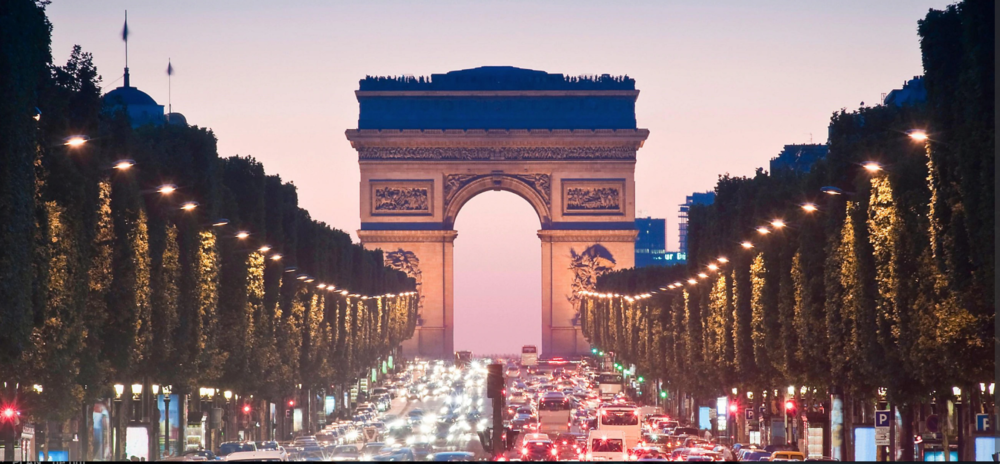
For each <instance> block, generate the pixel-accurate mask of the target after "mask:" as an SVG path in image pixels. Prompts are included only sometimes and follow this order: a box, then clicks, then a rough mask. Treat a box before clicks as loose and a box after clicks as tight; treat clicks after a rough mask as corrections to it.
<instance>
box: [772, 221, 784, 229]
mask: <svg viewBox="0 0 1000 464" xmlns="http://www.w3.org/2000/svg"><path fill="white" fill-rule="evenodd" d="M771 227H774V228H775V229H780V228H782V227H785V221H782V220H781V219H775V220H773V221H771Z"/></svg>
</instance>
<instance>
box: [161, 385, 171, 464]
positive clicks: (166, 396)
mask: <svg viewBox="0 0 1000 464" xmlns="http://www.w3.org/2000/svg"><path fill="white" fill-rule="evenodd" d="M170 389H171V388H170V385H164V386H163V412H164V416H163V429H164V435H163V439H164V444H163V449H164V453H165V455H166V456H171V455H172V454H173V453H172V452H171V450H170ZM166 456H165V457H166Z"/></svg>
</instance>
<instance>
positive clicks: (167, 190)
mask: <svg viewBox="0 0 1000 464" xmlns="http://www.w3.org/2000/svg"><path fill="white" fill-rule="evenodd" d="M156 191H157V192H159V193H162V194H164V195H170V194H171V193H174V192H176V191H177V186H176V185H174V184H163V185H161V186H159V187H158V188H157V189H156Z"/></svg>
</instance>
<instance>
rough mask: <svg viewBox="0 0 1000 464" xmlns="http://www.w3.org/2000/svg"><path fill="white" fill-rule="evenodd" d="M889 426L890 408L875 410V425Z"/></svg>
mask: <svg viewBox="0 0 1000 464" xmlns="http://www.w3.org/2000/svg"><path fill="white" fill-rule="evenodd" d="M888 426H889V410H888V409H886V410H880V411H875V427H888Z"/></svg>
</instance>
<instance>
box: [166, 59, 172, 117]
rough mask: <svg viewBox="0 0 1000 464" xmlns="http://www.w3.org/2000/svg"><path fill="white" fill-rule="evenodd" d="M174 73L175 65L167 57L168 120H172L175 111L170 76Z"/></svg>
mask: <svg viewBox="0 0 1000 464" xmlns="http://www.w3.org/2000/svg"><path fill="white" fill-rule="evenodd" d="M173 75H174V65H172V64H170V58H169V57H168V58H167V122H170V114H171V113H173V112H174V104H173V93H172V91H171V87H170V77H171V76H173Z"/></svg>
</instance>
